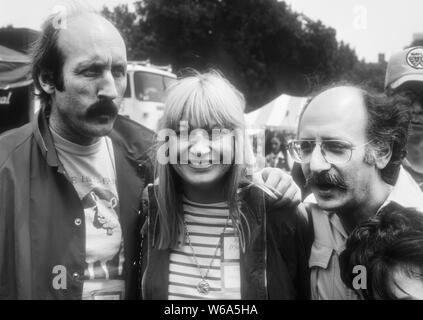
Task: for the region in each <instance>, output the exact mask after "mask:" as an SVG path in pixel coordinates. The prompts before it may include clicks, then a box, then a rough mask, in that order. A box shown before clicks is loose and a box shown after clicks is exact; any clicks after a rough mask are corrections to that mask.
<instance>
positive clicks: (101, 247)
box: [82, 187, 123, 279]
mask: <svg viewBox="0 0 423 320" xmlns="http://www.w3.org/2000/svg"><path fill="white" fill-rule="evenodd" d="M82 203H83V206H84V213H85V224H86V225H85V228H86V238H87V241H86V263H87V268H86V270H87V271H88V275H87V277H88V278H89V279H98V278H103V279H109V278H115V277H116V276H121V275H122V259H119V253H120V251H121V249H122V247H123V245H122V240H121V239H122V230H121V226H120V223H119V215H118V210H119V203H118V198H117V196H116V195H114V194H113V193H112V192H111V191H110V190H107V189H102V188H99V187H95V188H93V189H91V190H90V191H89V192H88V193H87V194H86V195H85V196H84V197H83V198H82Z"/></svg>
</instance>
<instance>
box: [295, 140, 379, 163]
mask: <svg viewBox="0 0 423 320" xmlns="http://www.w3.org/2000/svg"><path fill="white" fill-rule="evenodd" d="M370 142H371V141H369V142H367V143H365V144H362V145H359V146H353V145H352V144H351V143H349V142H347V141H343V140H323V141H321V142H316V141H315V140H292V141H290V142H289V143H288V150H289V154H290V155H291V157H292V159H293V160H294V161H295V162H298V163H309V162H310V160H311V155H312V154H313V150H314V148H315V147H316V145H319V146H320V152H321V154H322V156H323V158H324V159H325V160H326V161H327V162H328V163H330V164H343V163H347V162H348V161H350V160H351V156H352V151H353V150H354V149H357V148H360V147H363V146H365V145H367V144H369V143H370Z"/></svg>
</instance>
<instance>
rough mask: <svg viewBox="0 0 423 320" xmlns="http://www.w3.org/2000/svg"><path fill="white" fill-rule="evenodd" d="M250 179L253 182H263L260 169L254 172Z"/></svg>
mask: <svg viewBox="0 0 423 320" xmlns="http://www.w3.org/2000/svg"><path fill="white" fill-rule="evenodd" d="M252 180H253V182H254V183H257V184H264V180H263V175H262V171H259V172H256V173H254V174H253V176H252Z"/></svg>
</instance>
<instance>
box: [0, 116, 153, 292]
mask: <svg viewBox="0 0 423 320" xmlns="http://www.w3.org/2000/svg"><path fill="white" fill-rule="evenodd" d="M109 137H110V138H111V140H112V142H113V148H114V154H115V163H116V173H117V190H118V194H119V203H120V217H119V219H120V223H121V227H122V233H123V238H124V252H125V264H124V271H123V274H124V277H125V281H126V298H129V299H131V298H136V297H137V295H138V293H137V285H136V279H137V278H138V274H137V273H138V271H139V268H138V267H137V265H136V262H137V261H138V259H137V257H138V256H139V252H138V248H139V239H140V237H139V224H142V223H143V221H142V220H141V221H140V219H143V217H142V216H141V215H140V214H139V202H140V198H141V195H142V190H143V188H144V187H145V185H146V184H147V183H148V182H150V181H151V177H152V175H151V167H150V166H151V164H150V163H151V162H150V161H149V158H148V156H147V153H146V151H147V149H149V148H150V146H151V143H152V141H153V133H152V132H151V131H150V130H148V129H146V128H144V127H142V126H140V125H138V124H137V123H135V122H133V121H131V120H129V119H126V118H123V117H120V116H119V117H118V119H117V120H116V122H115V126H114V129H113V130H112V132H111V133H110V135H109ZM65 174H66V173H65V171H64V168H63V166H62V164H61V163H60V161H59V159H58V157H57V154H56V150H55V148H54V144H53V140H52V137H51V133H50V130H49V128H48V115H47V112H46V111H45V110H44V108H43V109H42V110H41V111H40V112H39V113H38V114H37V115H36V117H35V119H34V121H33V122H32V123H30V124H27V125H25V126H23V127H20V128H18V129H14V130H12V131H9V132H6V133H5V134H3V135H2V136H1V137H0V299H80V298H81V296H82V285H83V281H82V280H81V277H82V275H83V274H84V263H85V221H84V220H85V219H84V217H85V216H84V210H83V206H82V203H81V201H80V199H79V197H78V194H77V193H76V191H75V189H74V187H73V186H72V184H71V183H70V182H69V180H68V179H67V178H66V175H65ZM81 221H82V222H81ZM55 266H63V267H65V270H66V289H59V290H56V289H54V287H53V285H52V283H53V279H55V277H56V276H57V275H59V272H57V270H56V273H54V271H53V268H54V267H55ZM60 268H62V267H60ZM60 270H63V269H60ZM60 274H61V275H63V273H62V272H60ZM62 284H63V282H62ZM56 287H57V286H56Z"/></svg>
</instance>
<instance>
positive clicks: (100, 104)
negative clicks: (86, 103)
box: [86, 99, 119, 118]
mask: <svg viewBox="0 0 423 320" xmlns="http://www.w3.org/2000/svg"><path fill="white" fill-rule="evenodd" d="M118 111H119V108H118V106H117V105H116V104H115V103H114V102H113V101H112V100H108V99H107V100H106V99H105V100H99V101H97V102H96V103H94V104H92V105H91V106H90V107H89V108H88V110H87V113H86V115H87V117H89V118H95V117H98V116H103V115H108V116H110V117H116V116H117V114H118Z"/></svg>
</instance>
